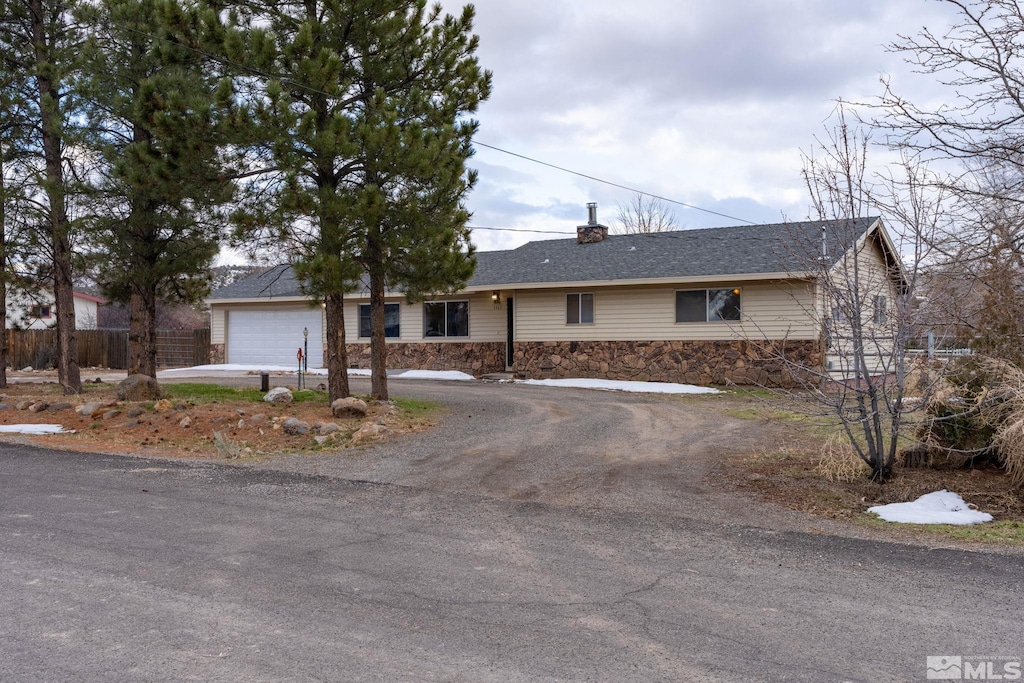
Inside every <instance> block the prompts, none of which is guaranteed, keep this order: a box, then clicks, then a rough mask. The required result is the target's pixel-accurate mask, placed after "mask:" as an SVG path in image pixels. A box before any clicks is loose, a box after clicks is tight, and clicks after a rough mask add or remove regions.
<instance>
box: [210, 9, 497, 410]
mask: <svg viewBox="0 0 1024 683" xmlns="http://www.w3.org/2000/svg"><path fill="white" fill-rule="evenodd" d="M244 19H245V21H243V22H242V25H243V27H246V26H247V27H248V28H249V29H250V30H249V31H248V32H247V34H245V39H244V40H240V39H237V38H235V39H231V38H230V37H229V38H228V40H226V41H225V44H226V45H227V46H228V48H229V52H228V54H229V56H230V58H231V59H232V60H236V61H237V60H243V59H247V60H248V61H247V64H248V66H249V67H250V68H251V69H252V73H259V74H264V75H265V76H267V80H266V85H265V89H264V91H263V92H262V93H261V95H262V96H261V98H259V99H258V100H257V102H258V104H257V105H256V107H255V110H254V112H253V117H254V121H255V122H256V125H255V126H254V130H255V131H256V132H257V134H258V135H260V136H261V137H262V138H263V144H262V145H256V147H258V148H260V149H261V150H262V153H257V154H256V156H257V157H259V158H262V159H263V160H264V162H265V163H266V166H267V168H268V171H269V172H268V173H267V174H266V175H264V176H263V177H261V178H260V179H259V182H258V183H256V186H257V188H258V190H259V193H258V194H257V195H256V196H257V197H258V200H257V201H255V202H252V203H250V205H249V210H248V211H243V212H240V217H241V224H242V225H243V226H245V227H251V226H254V225H262V226H265V225H274V226H275V229H274V230H270V231H263V232H262V236H263V237H267V236H270V237H271V238H273V239H276V240H279V241H282V242H285V243H287V244H288V245H290V248H291V250H292V253H293V255H294V260H295V263H294V265H295V269H296V272H297V274H298V275H299V277H300V278H302V280H303V281H304V282H305V286H306V289H307V292H308V293H309V294H310V295H313V296H317V297H319V298H322V299H323V301H324V306H325V311H326V318H327V320H326V323H327V353H326V356H327V367H328V386H329V393H330V397H331V399H332V400H333V399H335V398H339V397H342V396H346V395H348V393H349V387H348V376H347V372H346V368H347V355H346V350H345V331H344V330H345V328H344V295H345V293H346V292H348V291H351V290H352V289H354V288H355V287H356V286H359V285H361V284H362V283H361V279H362V277H363V276H364V275H367V276H368V279H369V284H370V289H371V297H372V303H371V318H372V328H373V330H374V332H373V336H372V343H373V345H374V363H373V370H374V372H373V374H374V392H373V393H374V395H375V396H377V397H380V398H384V397H386V396H387V385H386V379H385V374H384V367H385V358H386V356H385V348H384V332H383V328H384V299H383V297H384V292H385V290H386V289H387V288H389V287H390V288H392V289H395V288H401V289H402V290H403V291H407V292H409V293H410V294H411V295H412V296H413V297H416V296H418V295H421V294H422V293H424V292H428V291H440V290H445V289H452V288H456V287H458V286H459V285H460V284H464V283H465V280H466V278H468V277H469V275H470V274H471V273H472V268H473V262H472V258H471V253H470V252H471V250H470V249H469V240H468V234H467V232H466V230H465V227H464V226H465V222H466V220H467V219H468V214H467V213H466V211H465V209H464V207H463V205H462V199H463V197H464V196H465V193H466V192H467V191H468V189H469V188H470V187H471V186H472V180H473V178H472V177H471V176H470V175H469V174H467V173H466V171H465V161H466V159H467V158H468V156H469V154H470V152H471V149H470V146H469V140H470V137H471V136H472V133H473V131H474V130H475V123H473V122H471V121H463V120H462V119H461V117H462V116H463V115H464V114H466V113H469V112H472V111H475V109H476V106H477V105H478V103H479V102H480V101H482V100H483V99H485V98H486V97H487V96H488V94H489V92H490V74H489V73H488V72H485V71H483V70H482V69H481V68H480V67H479V65H478V63H477V60H476V58H475V56H474V53H475V50H476V47H477V39H476V38H475V36H472V35H471V30H472V19H473V9H472V7H471V6H470V7H466V8H465V9H464V10H463V13H462V15H461V17H459V18H455V17H452V16H450V15H446V14H443V12H442V10H441V8H440V6H434V7H432V8H431V9H430V10H429V11H427V10H426V2H425V0H307V1H306V2H276V3H266V4H262V5H259V7H258V8H257V9H256V10H255V11H254V12H253V14H251V15H249V16H247V17H245V18H244ZM236 35H237V34H236ZM271 169H272V170H271ZM270 197H272V201H271V202H270V203H269V209H268V204H267V199H268V198H270Z"/></svg>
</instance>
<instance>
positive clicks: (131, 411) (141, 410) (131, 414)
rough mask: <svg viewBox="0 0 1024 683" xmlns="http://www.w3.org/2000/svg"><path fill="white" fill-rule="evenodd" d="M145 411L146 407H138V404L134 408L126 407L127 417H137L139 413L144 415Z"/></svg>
mask: <svg viewBox="0 0 1024 683" xmlns="http://www.w3.org/2000/svg"><path fill="white" fill-rule="evenodd" d="M145 413H146V409H145V408H140V407H138V406H135V407H134V408H129V409H128V417H139V416H141V415H144V414H145Z"/></svg>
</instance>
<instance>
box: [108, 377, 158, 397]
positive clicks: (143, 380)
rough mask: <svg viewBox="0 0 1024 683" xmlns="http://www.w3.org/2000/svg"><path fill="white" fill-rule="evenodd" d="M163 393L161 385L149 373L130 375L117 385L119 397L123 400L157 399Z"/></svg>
mask: <svg viewBox="0 0 1024 683" xmlns="http://www.w3.org/2000/svg"><path fill="white" fill-rule="evenodd" d="M162 395H163V393H162V392H161V391H160V385H159V384H157V381H156V380H155V379H153V378H152V377H149V376H147V375H128V379H126V380H124V381H123V382H121V383H120V384H118V385H117V397H118V398H119V399H120V400H122V401H155V400H157V399H159V398H160V397H161V396H162Z"/></svg>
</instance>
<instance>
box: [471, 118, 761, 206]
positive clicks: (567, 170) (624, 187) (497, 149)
mask: <svg viewBox="0 0 1024 683" xmlns="http://www.w3.org/2000/svg"><path fill="white" fill-rule="evenodd" d="M473 143H474V144H476V145H477V146H479V147H486V148H487V149H493V150H494V151H495V152H501V153H502V154H508V155H509V156H514V157H519V158H520V159H525V160H526V161H529V162H532V163H535V164H540V165H541V166H547V167H548V168H553V169H555V170H557V171H562V172H563V173H570V174H572V175H576V176H579V177H581V178H586V179H587V180H593V181H595V182H598V183H604V184H605V185H611V186H612V187H617V188H619V189H622V190H629V191H630V192H636V193H637V194H642V195H644V196H647V197H652V198H654V199H660V200H661V201H663V202H668V203H669V204H678V205H679V206H685V207H686V208H687V209H694V210H695V211H703V212H704V213H710V214H712V215H715V216H721V217H722V218H728V219H729V220H731V221H739V222H741V223H749V224H750V225H757V224H756V223H754V221H748V220H747V219H746V218H739V217H738V216H730V215H729V214H727V213H720V212H718V211H712V210H711V209H704V208H701V207H699V206H695V205H694V204H687V203H686V202H681V201H678V200H676V199H669V198H668V197H662V196H660V195H656V194H651V193H650V192H644V191H643V190H638V189H636V188H635V187H629V186H628V185H620V184H619V183H613V182H612V181H610V180H604V179H603V178H597V177H595V176H592V175H587V174H586V173H581V172H580V171H574V170H572V169H571V168H565V167H564V166H557V165H555V164H551V163H548V162H547V161H541V160H540V159H534V158H533V157H528V156H526V155H525V154H517V153H516V152H510V151H508V150H507V149H502V148H501V147H495V146H494V145H488V144H487V143H486V142H480V141H479V140H477V139H476V138H474V139H473Z"/></svg>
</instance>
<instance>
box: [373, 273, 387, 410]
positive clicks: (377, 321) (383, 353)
mask: <svg viewBox="0 0 1024 683" xmlns="http://www.w3.org/2000/svg"><path fill="white" fill-rule="evenodd" d="M370 397H371V398H373V399H376V400H378V401H387V400H388V349H387V341H386V339H385V337H384V275H383V274H382V273H381V272H380V269H379V268H374V269H372V270H371V272H370Z"/></svg>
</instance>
